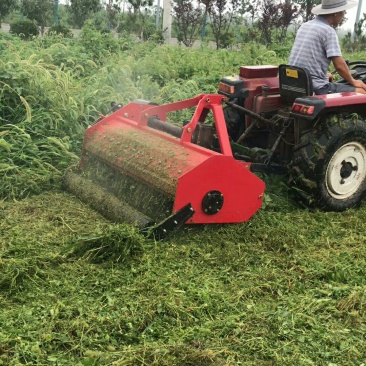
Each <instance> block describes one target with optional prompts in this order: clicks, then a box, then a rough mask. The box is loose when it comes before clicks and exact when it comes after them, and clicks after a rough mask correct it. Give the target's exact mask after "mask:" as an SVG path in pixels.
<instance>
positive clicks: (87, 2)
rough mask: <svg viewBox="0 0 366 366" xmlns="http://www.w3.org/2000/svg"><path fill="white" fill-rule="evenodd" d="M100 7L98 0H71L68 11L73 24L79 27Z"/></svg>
mask: <svg viewBox="0 0 366 366" xmlns="http://www.w3.org/2000/svg"><path fill="white" fill-rule="evenodd" d="M100 9H101V5H100V1H99V0H71V1H70V7H69V8H68V11H69V16H70V19H71V21H72V22H73V24H74V25H75V26H77V27H78V28H81V27H83V26H84V24H85V22H86V21H87V20H88V19H89V18H90V17H91V16H92V15H93V14H95V13H97V12H98V11H100Z"/></svg>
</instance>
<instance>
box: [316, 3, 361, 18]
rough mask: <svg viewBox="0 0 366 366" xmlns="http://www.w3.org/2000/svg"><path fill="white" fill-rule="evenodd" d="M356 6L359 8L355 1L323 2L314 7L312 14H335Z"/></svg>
mask: <svg viewBox="0 0 366 366" xmlns="http://www.w3.org/2000/svg"><path fill="white" fill-rule="evenodd" d="M355 6H357V1H355V0H322V3H321V4H320V5H317V6H314V8H313V9H312V10H311V12H312V13H313V14H315V15H322V14H333V13H338V12H340V11H343V10H347V9H351V8H353V7H355Z"/></svg>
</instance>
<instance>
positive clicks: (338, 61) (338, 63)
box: [332, 56, 366, 91]
mask: <svg viewBox="0 0 366 366" xmlns="http://www.w3.org/2000/svg"><path fill="white" fill-rule="evenodd" d="M332 63H333V66H334V68H335V69H336V71H337V72H338V74H339V76H340V77H341V78H342V79H344V80H346V81H347V82H348V83H349V84H350V85H352V86H354V87H355V88H357V89H358V88H360V89H363V90H365V91H366V84H365V83H364V82H363V81H362V80H355V79H354V78H353V76H352V75H351V72H350V71H349V68H348V65H347V64H346V61H345V60H344V58H343V57H342V56H335V57H332Z"/></svg>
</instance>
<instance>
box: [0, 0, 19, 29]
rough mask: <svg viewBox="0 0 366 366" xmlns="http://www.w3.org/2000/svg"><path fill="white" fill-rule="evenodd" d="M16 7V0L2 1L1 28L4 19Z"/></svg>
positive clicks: (0, 8) (0, 11) (0, 7)
mask: <svg viewBox="0 0 366 366" xmlns="http://www.w3.org/2000/svg"><path fill="white" fill-rule="evenodd" d="M15 7H16V0H1V1H0V28H1V22H2V20H3V19H4V18H5V17H6V16H7V15H8V14H9V13H10V12H11V10H12V9H14V8H15Z"/></svg>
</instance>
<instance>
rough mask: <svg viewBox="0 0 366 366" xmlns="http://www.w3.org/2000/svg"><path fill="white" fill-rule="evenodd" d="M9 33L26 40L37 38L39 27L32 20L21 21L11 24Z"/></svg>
mask: <svg viewBox="0 0 366 366" xmlns="http://www.w3.org/2000/svg"><path fill="white" fill-rule="evenodd" d="M9 32H10V33H11V34H15V35H17V36H18V37H20V38H21V39H24V40H29V39H32V38H34V37H37V36H38V34H39V30H38V27H37V26H36V25H35V24H34V23H33V22H32V21H31V20H20V21H18V22H14V23H11V24H10V30H9Z"/></svg>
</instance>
